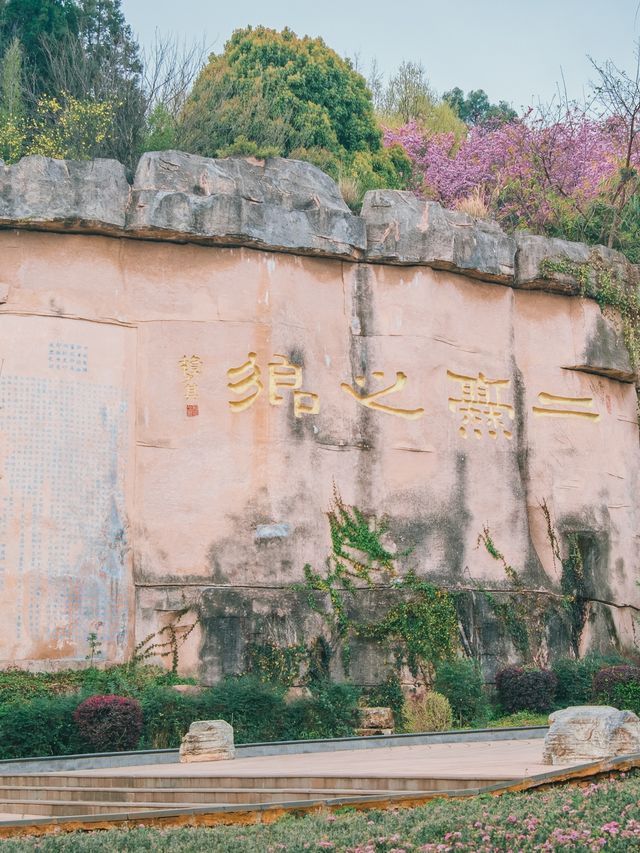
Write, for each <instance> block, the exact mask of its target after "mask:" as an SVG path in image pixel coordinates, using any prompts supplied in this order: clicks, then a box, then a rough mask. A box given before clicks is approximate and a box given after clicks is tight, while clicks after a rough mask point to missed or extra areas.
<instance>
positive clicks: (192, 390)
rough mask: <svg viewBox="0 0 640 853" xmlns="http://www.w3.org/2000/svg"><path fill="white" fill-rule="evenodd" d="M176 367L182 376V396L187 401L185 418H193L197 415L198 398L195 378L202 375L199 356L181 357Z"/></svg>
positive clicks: (198, 390)
mask: <svg viewBox="0 0 640 853" xmlns="http://www.w3.org/2000/svg"><path fill="white" fill-rule="evenodd" d="M178 366H179V367H180V369H181V370H182V373H183V374H184V380H183V384H184V396H185V399H186V401H187V417H188V418H193V417H196V416H197V415H198V414H199V411H200V410H199V408H198V398H199V397H200V388H199V387H198V383H197V382H196V378H197V377H198V376H200V374H201V373H202V359H201V358H200V356H199V355H192V356H190V357H187V356H186V355H183V356H182V358H181V359H180V361H179V362H178Z"/></svg>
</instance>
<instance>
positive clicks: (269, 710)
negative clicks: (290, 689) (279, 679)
mask: <svg viewBox="0 0 640 853" xmlns="http://www.w3.org/2000/svg"><path fill="white" fill-rule="evenodd" d="M201 702H202V706H203V714H204V716H203V717H201V718H200V719H205V720H216V719H221V720H226V721H227V722H228V723H230V724H231V725H232V726H233V729H234V733H235V740H236V743H258V742H260V741H272V740H281V739H282V737H283V732H284V729H285V719H284V718H285V714H286V705H285V702H284V689H283V688H282V687H277V686H276V685H273V684H266V683H264V682H262V681H260V680H259V679H258V678H256V677H254V676H251V675H243V676H240V677H236V678H228V679H226V680H225V681H222V682H221V683H220V684H216V686H215V687H212V688H211V690H207V691H206V692H205V693H204V694H202V696H201Z"/></svg>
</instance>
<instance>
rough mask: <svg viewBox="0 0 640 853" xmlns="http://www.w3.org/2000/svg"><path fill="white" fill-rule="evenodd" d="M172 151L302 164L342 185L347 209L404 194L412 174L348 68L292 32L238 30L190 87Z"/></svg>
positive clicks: (359, 80) (326, 49)
mask: <svg viewBox="0 0 640 853" xmlns="http://www.w3.org/2000/svg"><path fill="white" fill-rule="evenodd" d="M177 141H178V143H179V144H180V147H183V148H185V149H186V150H188V151H192V152H194V153H196V154H202V155H204V156H207V157H216V156H229V155H243V154H245V155H253V156H263V157H266V156H276V155H280V156H284V157H289V156H292V157H295V158H298V159H304V160H308V161H309V162H311V163H314V164H315V165H317V166H319V167H320V168H322V169H324V171H326V172H328V173H329V174H330V175H332V177H334V178H336V179H337V180H339V181H340V182H341V183H342V185H343V191H344V194H345V198H346V199H347V201H348V203H349V204H351V205H352V206H353V207H356V206H357V205H358V204H359V203H360V201H361V199H362V195H363V193H364V192H365V191H366V190H368V189H373V188H375V187H396V188H403V187H405V186H406V185H407V181H408V178H409V176H410V173H411V163H410V161H409V160H408V158H407V157H406V155H405V154H404V153H403V152H402V151H399V150H397V151H396V150H394V151H389V150H387V149H385V148H383V146H382V133H381V130H380V128H379V126H378V124H377V122H376V117H375V114H374V109H373V102H372V97H371V92H370V91H369V89H368V88H367V84H366V82H365V80H364V78H363V77H362V76H361V75H360V74H359V73H358V72H357V71H355V69H354V68H353V66H352V64H351V62H350V61H349V60H347V59H342V58H341V57H340V56H338V54H337V53H335V52H334V51H333V50H331V49H330V48H329V47H327V45H326V44H325V43H324V42H323V41H322V39H320V38H315V39H314V38H310V37H308V36H305V37H304V38H298V36H296V34H295V33H293V32H292V31H291V30H289V29H285V30H283V31H282V32H277V31H275V30H272V29H268V28H266V27H256V28H255V29H254V28H252V27H247V28H246V29H242V30H236V32H235V33H233V35H232V37H231V39H230V40H229V41H228V42H227V44H226V45H225V48H224V51H223V52H222V53H221V54H218V55H216V54H214V55H212V56H211V57H210V59H209V62H208V64H207V65H206V66H205V68H204V69H203V70H202V72H201V73H200V75H199V77H198V79H197V80H196V82H195V85H194V87H193V90H192V92H191V94H190V95H189V97H188V99H187V101H186V104H185V107H184V110H183V114H182V121H181V126H180V127H179V128H178V135H177Z"/></svg>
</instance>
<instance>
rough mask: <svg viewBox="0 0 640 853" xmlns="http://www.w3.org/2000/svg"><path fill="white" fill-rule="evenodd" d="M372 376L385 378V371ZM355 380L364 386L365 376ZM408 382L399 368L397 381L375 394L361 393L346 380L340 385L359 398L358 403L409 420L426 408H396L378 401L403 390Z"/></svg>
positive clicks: (414, 418)
mask: <svg viewBox="0 0 640 853" xmlns="http://www.w3.org/2000/svg"><path fill="white" fill-rule="evenodd" d="M372 376H373V377H374V378H375V379H384V372H383V371H380V370H376V371H375V373H373V374H372ZM355 382H356V385H357V386H358V388H364V385H365V378H364V376H356V378H355ZM406 384H407V374H406V373H402V371H400V370H398V371H396V381H395V382H394V383H393V385H389V386H388V387H387V388H382V389H381V390H380V391H375V392H374V393H373V394H361V393H359V392H358V391H356V390H355V389H354V388H352V387H351V385H347V383H346V382H342V383H341V385H340V387H341V388H342V390H343V391H344V392H345V394H349V395H350V396H351V397H353V399H354V400H357V401H358V403H360V404H361V405H363V406H366V407H367V408H368V409H375V410H376V411H377V412H385V414H387V415H397V416H398V417H400V418H407V420H410V421H413V420H416V418H421V417H422V416H423V415H424V409H422V408H420V409H396V408H394V407H393V406H386V405H385V404H384V403H379V402H378V400H379V399H380V398H381V397H386V396H387V395H388V394H394V393H395V392H396V391H402V389H403V388H404V386H405V385H406Z"/></svg>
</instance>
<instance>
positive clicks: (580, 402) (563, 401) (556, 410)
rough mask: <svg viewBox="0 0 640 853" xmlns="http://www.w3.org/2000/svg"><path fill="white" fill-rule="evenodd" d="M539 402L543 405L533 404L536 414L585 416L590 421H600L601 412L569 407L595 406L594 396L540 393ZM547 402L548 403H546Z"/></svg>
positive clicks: (565, 416) (549, 416)
mask: <svg viewBox="0 0 640 853" xmlns="http://www.w3.org/2000/svg"><path fill="white" fill-rule="evenodd" d="M538 402H539V403H541V404H542V405H541V406H532V409H533V413H534V415H541V416H546V417H548V418H585V419H586V420H589V421H599V420H600V414H599V412H585V411H584V410H582V411H581V410H580V409H579V408H569V409H568V408H567V406H585V407H586V408H588V409H591V408H593V397H558V396H557V395H556V394H545V392H544V391H542V392H541V393H540V394H538ZM545 404H546V405H545Z"/></svg>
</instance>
